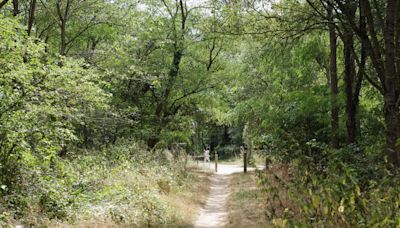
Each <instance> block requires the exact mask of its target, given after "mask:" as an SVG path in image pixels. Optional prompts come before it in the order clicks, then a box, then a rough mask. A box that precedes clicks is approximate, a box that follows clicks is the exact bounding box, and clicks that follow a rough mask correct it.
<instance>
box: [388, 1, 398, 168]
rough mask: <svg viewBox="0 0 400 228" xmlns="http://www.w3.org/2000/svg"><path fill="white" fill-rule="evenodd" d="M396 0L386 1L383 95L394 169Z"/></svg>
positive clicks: (395, 144) (389, 153) (396, 81)
mask: <svg viewBox="0 0 400 228" xmlns="http://www.w3.org/2000/svg"><path fill="white" fill-rule="evenodd" d="M396 3H397V1H396V0H388V1H387V8H386V24H385V31H384V35H385V36H384V37H385V39H384V42H385V93H384V102H385V104H384V116H385V124H386V143H387V155H388V158H389V160H390V162H392V163H393V164H394V165H395V166H396V167H399V166H400V160H399V159H400V156H399V155H400V154H399V151H400V150H399V149H400V148H399V146H398V140H399V137H400V126H399V124H400V118H399V117H400V113H399V90H400V89H399V80H398V78H397V73H396V49H395V47H396V46H395V26H396V24H395V21H396V6H397V5H396ZM397 26H399V25H397Z"/></svg>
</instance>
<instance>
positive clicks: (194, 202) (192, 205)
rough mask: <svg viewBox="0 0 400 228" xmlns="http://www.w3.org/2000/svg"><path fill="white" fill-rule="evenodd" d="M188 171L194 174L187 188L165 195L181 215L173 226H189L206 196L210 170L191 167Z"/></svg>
mask: <svg viewBox="0 0 400 228" xmlns="http://www.w3.org/2000/svg"><path fill="white" fill-rule="evenodd" d="M189 173H190V174H191V175H194V178H195V180H194V182H193V183H192V184H191V185H190V186H188V188H186V189H185V190H184V191H180V192H176V191H175V192H174V191H173V192H171V193H170V194H168V195H166V197H167V201H168V202H169V204H170V205H171V207H172V208H173V209H174V210H176V212H177V214H179V215H181V217H180V218H178V219H177V221H176V223H175V224H173V226H174V227H191V226H192V225H193V224H192V223H193V221H195V219H196V217H197V215H198V212H199V211H200V208H201V207H203V206H204V204H205V202H206V199H207V196H208V192H209V185H210V180H209V178H208V177H209V176H210V175H211V172H205V171H203V170H200V169H195V168H191V169H190V170H189Z"/></svg>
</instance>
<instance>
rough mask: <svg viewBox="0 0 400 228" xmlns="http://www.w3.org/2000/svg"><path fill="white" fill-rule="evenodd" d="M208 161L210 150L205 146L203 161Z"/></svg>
mask: <svg viewBox="0 0 400 228" xmlns="http://www.w3.org/2000/svg"><path fill="white" fill-rule="evenodd" d="M206 162H210V150H209V149H208V148H207V149H205V150H204V163H206Z"/></svg>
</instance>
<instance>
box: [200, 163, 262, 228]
mask: <svg viewBox="0 0 400 228" xmlns="http://www.w3.org/2000/svg"><path fill="white" fill-rule="evenodd" d="M200 166H201V167H204V168H209V167H210V168H214V164H213V163H211V165H210V166H209V165H208V164H203V163H201V164H200ZM247 170H248V171H251V170H254V168H248V169H247ZM239 172H243V166H239V165H218V172H217V173H214V174H213V175H212V176H211V177H210V180H211V181H210V193H209V196H208V198H207V201H206V204H205V206H204V207H203V208H202V209H201V210H200V213H199V217H198V218H197V220H196V221H195V223H194V227H197V228H205V227H223V226H225V225H226V223H227V222H228V221H227V215H228V211H227V210H226V206H225V204H226V200H227V199H228V196H229V193H230V189H229V181H230V174H233V173H239Z"/></svg>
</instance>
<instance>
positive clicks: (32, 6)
mask: <svg viewBox="0 0 400 228" xmlns="http://www.w3.org/2000/svg"><path fill="white" fill-rule="evenodd" d="M35 10H36V0H31V2H30V5H29V17H28V36H31V32H32V27H33V22H34V21H35Z"/></svg>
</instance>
